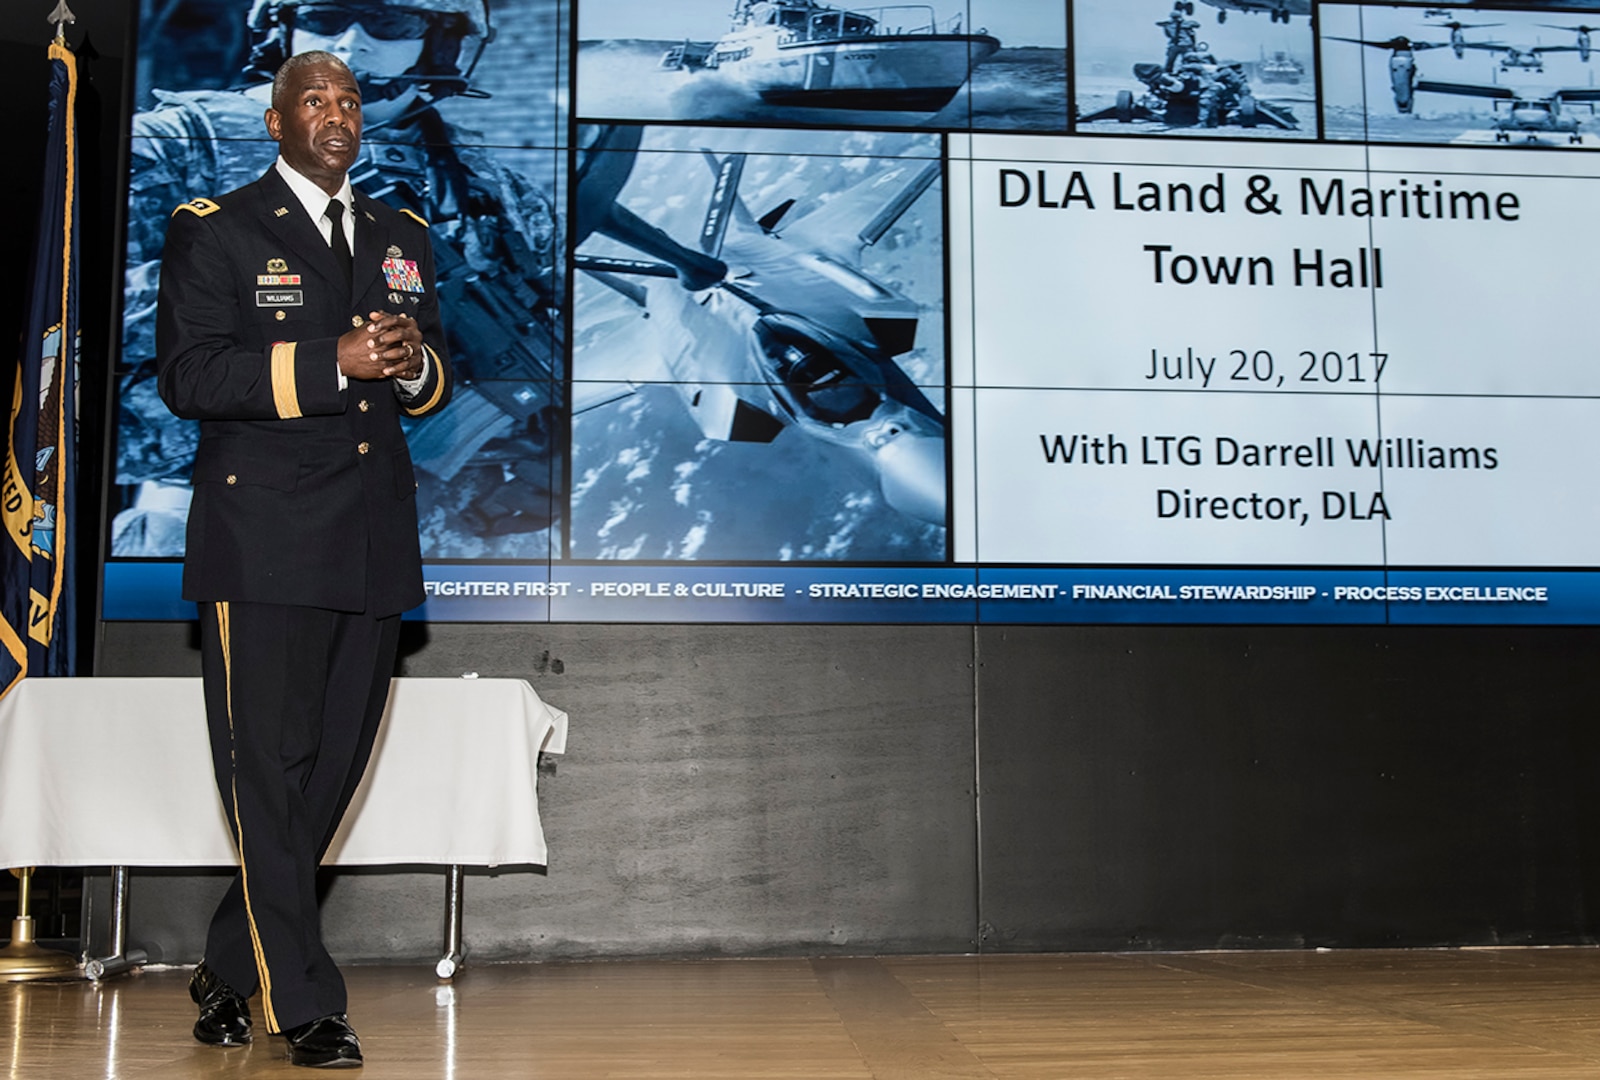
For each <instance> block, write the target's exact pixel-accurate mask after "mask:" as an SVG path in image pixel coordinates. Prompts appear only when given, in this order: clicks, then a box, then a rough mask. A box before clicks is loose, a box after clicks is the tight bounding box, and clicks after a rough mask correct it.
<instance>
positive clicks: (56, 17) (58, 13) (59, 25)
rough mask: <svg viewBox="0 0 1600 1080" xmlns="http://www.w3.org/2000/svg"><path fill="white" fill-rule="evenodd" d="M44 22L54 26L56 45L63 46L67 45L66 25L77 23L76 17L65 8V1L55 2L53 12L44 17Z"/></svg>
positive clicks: (69, 9) (70, 10) (58, 0)
mask: <svg viewBox="0 0 1600 1080" xmlns="http://www.w3.org/2000/svg"><path fill="white" fill-rule="evenodd" d="M45 21H46V22H53V23H55V24H56V44H57V45H65V44H66V43H67V24H68V23H75V22H77V21H78V17H77V16H76V15H74V14H73V13H72V9H71V8H69V7H68V6H67V0H57V3H56V8H55V10H54V11H52V12H51V13H50V14H49V15H48V16H47V17H46V19H45Z"/></svg>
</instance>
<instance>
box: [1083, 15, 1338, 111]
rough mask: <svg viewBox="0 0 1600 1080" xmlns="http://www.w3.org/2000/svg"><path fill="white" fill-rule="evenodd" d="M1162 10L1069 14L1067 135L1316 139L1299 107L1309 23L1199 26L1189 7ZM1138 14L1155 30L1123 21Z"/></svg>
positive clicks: (1307, 79) (1308, 91)
mask: <svg viewBox="0 0 1600 1080" xmlns="http://www.w3.org/2000/svg"><path fill="white" fill-rule="evenodd" d="M1165 3H1166V0H1139V2H1138V3H1137V4H1128V3H1125V2H1123V0H1080V2H1079V3H1078V4H1077V6H1076V7H1075V8H1074V12H1075V21H1074V24H1073V34H1074V37H1075V40H1076V42H1077V61H1076V64H1077V101H1076V121H1075V127H1074V130H1076V131H1079V132H1084V133H1097V134H1099V133H1124V134H1126V133H1132V134H1172V135H1226V136H1233V137H1239V136H1249V137H1252V138H1276V139H1285V138H1286V139H1314V138H1316V134H1317V132H1316V123H1315V109H1314V108H1307V107H1306V106H1314V105H1315V96H1314V90H1313V88H1314V86H1315V79H1314V78H1313V77H1312V75H1311V72H1310V67H1311V59H1312V52H1313V49H1312V35H1311V29H1310V25H1309V22H1308V20H1306V19H1300V18H1295V19H1290V20H1289V21H1288V22H1283V21H1281V20H1278V19H1266V18H1250V17H1243V18H1236V19H1232V20H1226V21H1224V22H1222V23H1219V24H1216V25H1207V26H1204V27H1202V24H1201V22H1200V20H1199V18H1197V17H1196V14H1195V5H1194V3H1193V0H1176V2H1174V3H1172V5H1171V7H1170V9H1169V10H1167V11H1166V12H1165V14H1164V15H1163V12H1162V9H1163V6H1164V5H1165ZM1130 8H1131V9H1132V10H1130ZM1145 12H1148V13H1149V15H1150V16H1152V17H1151V18H1150V20H1149V22H1150V23H1153V24H1154V26H1155V31H1150V30H1148V29H1141V27H1147V24H1146V22H1145V20H1144V19H1142V18H1138V19H1135V18H1132V16H1134V15H1135V14H1136V13H1138V14H1143V13H1145ZM1158 16H1159V17H1158ZM1157 32H1159V35H1160V36H1159V37H1158V36H1156V34H1157ZM1296 106H1300V107H1301V108H1300V109H1299V112H1298V113H1297V112H1296Z"/></svg>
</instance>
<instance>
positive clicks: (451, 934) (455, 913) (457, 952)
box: [433, 866, 466, 979]
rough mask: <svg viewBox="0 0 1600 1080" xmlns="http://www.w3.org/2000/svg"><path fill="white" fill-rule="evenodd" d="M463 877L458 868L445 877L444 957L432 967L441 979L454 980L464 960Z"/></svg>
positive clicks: (452, 868)
mask: <svg viewBox="0 0 1600 1080" xmlns="http://www.w3.org/2000/svg"><path fill="white" fill-rule="evenodd" d="M464 877H465V874H463V873H462V870H461V867H459V866H452V867H450V869H449V872H448V873H447V874H446V875H445V886H444V956H442V957H440V958H439V962H438V963H437V964H435V965H434V966H433V970H434V974H436V975H438V976H439V978H441V979H451V978H454V977H455V974H456V972H457V971H459V970H460V969H461V964H462V961H463V960H465V959H466V957H465V955H464V951H465V950H463V949H462V946H461V884H462V879H463V878H464Z"/></svg>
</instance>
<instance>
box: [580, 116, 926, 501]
mask: <svg viewBox="0 0 1600 1080" xmlns="http://www.w3.org/2000/svg"><path fill="white" fill-rule="evenodd" d="M641 131H642V129H641V128H638V127H634V126H621V125H618V126H612V125H594V126H592V127H590V128H587V129H585V130H584V131H583V133H582V135H581V137H580V146H581V149H580V152H579V155H578V161H577V169H576V172H575V177H574V179H575V182H576V197H577V210H576V223H575V224H576V232H575V236H574V238H573V244H574V249H575V250H576V252H577V253H576V255H575V257H574V266H575V267H576V268H577V269H579V270H582V271H584V272H586V273H587V274H589V275H590V276H591V277H593V278H594V279H595V280H597V281H599V282H600V283H601V284H603V285H606V286H607V287H609V288H611V289H613V290H615V291H616V292H618V293H620V294H621V295H622V296H624V297H625V298H627V299H628V300H630V301H631V302H633V303H634V304H635V305H637V307H638V308H639V310H640V312H641V314H643V315H644V316H645V317H646V318H647V319H648V320H649V327H650V328H651V330H652V331H653V333H652V336H651V340H652V341H653V343H654V346H655V348H654V351H655V353H656V356H655V357H653V358H650V359H651V360H655V361H659V364H656V365H655V367H656V373H655V374H654V376H653V377H654V378H655V379H658V380H665V381H669V382H670V383H671V384H672V385H673V387H674V388H675V389H676V390H677V391H678V395H679V396H680V397H681V399H682V401H683V405H684V407H685V408H686V409H688V411H689V413H690V414H691V415H692V416H693V418H694V421H695V423H696V424H697V425H698V426H699V428H700V430H701V432H702V433H703V434H704V435H705V437H706V438H708V439H714V440H719V441H728V442H747V443H767V442H771V441H772V440H773V439H775V438H776V437H777V436H778V434H779V433H780V432H782V431H784V430H785V429H793V430H795V431H797V432H799V433H801V434H804V435H806V436H808V437H810V438H813V439H816V440H819V441H820V442H823V443H827V444H830V445H832V446H834V447H837V448H839V449H840V450H842V451H844V452H845V453H846V454H847V455H848V456H849V457H850V458H852V459H854V461H855V462H857V464H858V465H860V466H861V467H863V468H864V470H865V471H866V472H868V473H869V474H870V475H872V476H873V477H874V478H875V479H876V481H877V484H878V487H879V490H880V491H881V492H882V495H883V499H884V502H885V503H887V504H888V505H889V506H890V507H892V508H894V509H895V510H897V511H899V512H900V513H902V514H906V515H908V516H910V517H912V518H914V519H917V520H919V521H925V522H930V523H934V524H938V525H944V524H946V517H945V441H946V440H945V432H946V425H945V418H944V416H943V415H942V414H941V413H940V411H939V409H938V408H937V407H935V406H934V404H933V403H932V402H931V401H929V400H928V398H927V396H926V395H925V394H924V393H923V392H922V390H920V389H919V388H918V387H917V385H916V384H915V383H914V382H913V381H912V380H911V378H910V376H908V375H907V374H906V372H905V371H904V370H903V369H902V368H901V366H900V365H899V363H898V362H897V359H896V358H897V357H900V356H902V355H904V354H906V353H908V352H910V351H911V350H912V349H913V348H914V346H915V344H916V336H917V324H918V319H919V308H918V305H917V304H916V302H915V301H913V300H911V299H910V298H909V297H906V296H904V295H902V294H901V293H899V292H897V291H896V290H894V289H893V288H891V287H890V286H888V285H886V284H885V283H883V282H881V281H879V280H877V279H875V278H873V277H872V276H870V275H869V274H867V273H866V272H864V271H863V270H862V269H861V265H860V261H861V254H862V252H863V251H864V250H865V249H866V248H867V247H870V246H871V245H873V244H875V243H877V242H878V241H879V240H881V239H882V238H883V237H884V236H885V234H887V233H888V232H889V230H890V229H891V228H892V227H893V226H894V224H895V222H897V221H898V220H899V219H900V218H901V216H902V215H903V214H905V212H906V211H907V210H908V209H910V208H911V206H912V204H914V203H915V202H916V201H917V200H918V198H919V197H920V196H921V195H922V194H923V193H924V192H926V191H927V190H928V189H929V188H930V187H931V186H932V185H933V184H934V183H935V182H937V181H938V179H939V177H940V174H941V166H940V163H939V162H938V161H937V160H927V161H920V162H919V161H908V162H903V163H896V164H895V165H893V166H892V167H891V168H889V169H887V170H882V171H879V172H877V173H874V174H873V175H871V176H868V177H866V178H865V179H863V180H860V181H858V182H856V183H855V184H854V185H853V186H852V187H850V188H848V189H846V190H845V191H843V192H841V193H840V194H838V195H837V196H835V197H834V198H832V199H830V200H828V202H827V203H826V204H825V205H822V206H820V207H818V208H817V209H815V210H812V211H810V212H809V213H804V214H801V215H791V211H792V209H793V207H794V205H795V202H796V200H795V199H792V198H791V199H788V200H785V201H783V202H781V203H779V204H778V205H776V206H774V207H772V208H770V209H768V210H767V211H766V212H765V213H763V214H762V215H761V216H760V217H759V218H758V217H756V216H755V215H753V214H752V213H751V211H750V209H749V208H748V207H747V206H746V204H745V202H744V200H743V198H742V197H741V196H740V193H739V183H740V177H741V174H742V173H743V171H744V166H745V160H746V159H745V155H743V154H728V155H726V156H723V157H720V158H719V157H717V156H716V155H714V154H712V153H710V152H709V151H705V152H703V153H702V157H703V159H704V161H705V163H706V165H707V166H708V167H709V168H710V169H711V172H712V175H713V177H714V183H713V186H712V194H711V199H710V203H709V205H708V206H707V208H706V212H705V216H704V218H703V219H702V224H701V227H700V230H699V234H698V236H697V237H696V246H694V247H690V246H688V245H685V244H683V243H680V242H679V241H678V240H676V239H674V238H673V237H671V236H669V235H668V234H667V233H666V232H664V231H663V230H661V229H659V228H657V227H656V226H654V225H651V224H650V223H648V222H646V221H645V220H644V219H642V218H640V217H639V216H637V215H636V214H634V213H633V212H632V211H630V210H628V209H627V208H626V207H624V206H623V205H621V203H619V202H618V201H617V200H618V196H619V195H620V194H621V192H622V189H623V187H624V185H626V183H627V182H628V179H629V177H630V175H631V174H632V171H633V167H634V161H635V159H636V157H637V155H638V150H639V144H640V141H641ZM596 234H598V235H601V236H605V237H607V238H609V239H611V240H614V241H616V242H618V243H620V244H623V245H625V246H627V247H628V248H631V249H633V250H634V251H636V252H638V253H639V254H640V255H642V256H644V257H643V258H638V259H635V258H618V257H613V256H610V255H606V254H601V253H585V252H584V251H583V249H582V245H583V242H584V241H585V240H587V239H588V238H589V237H591V236H593V235H596ZM638 359H639V358H638V357H632V358H630V359H629V361H628V362H629V363H630V364H631V365H635V366H633V367H632V368H631V369H630V371H629V372H627V373H625V374H622V375H621V376H620V381H617V382H614V383H613V384H612V386H611V388H610V391H609V392H607V390H606V389H605V388H603V387H602V388H601V390H600V392H599V393H598V394H594V395H590V397H589V399H588V400H584V399H581V398H578V397H577V396H576V393H577V392H576V391H575V400H574V403H573V408H574V410H575V411H578V412H581V411H586V410H587V409H590V408H598V407H600V406H601V405H604V404H606V403H607V402H608V401H613V400H617V399H618V398H620V397H622V396H625V395H627V394H629V393H631V392H632V388H631V386H630V385H629V384H630V383H636V382H639V381H642V380H640V379H639V378H638V375H637V373H638V370H639V369H638V367H637V362H638ZM574 375H575V376H579V375H581V377H582V378H584V379H585V380H588V379H592V378H593V377H594V375H595V373H594V372H583V373H580V372H577V371H575V372H574Z"/></svg>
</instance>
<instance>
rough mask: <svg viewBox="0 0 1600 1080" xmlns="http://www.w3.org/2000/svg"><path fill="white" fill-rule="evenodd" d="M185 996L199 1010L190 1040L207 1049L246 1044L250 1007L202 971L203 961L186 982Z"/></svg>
mask: <svg viewBox="0 0 1600 1080" xmlns="http://www.w3.org/2000/svg"><path fill="white" fill-rule="evenodd" d="M189 996H190V997H191V998H193V999H194V1003H195V1004H196V1005H198V1006H200V1019H198V1020H196V1021H195V1022H194V1037H195V1038H196V1039H199V1040H200V1041H201V1042H203V1043H205V1044H206V1045H207V1046H243V1045H245V1044H246V1043H248V1042H249V1041H250V1003H249V1002H247V1001H245V999H244V998H242V997H240V996H239V992H238V991H237V990H235V989H234V988H233V987H231V986H229V985H228V984H227V983H225V982H223V981H222V980H221V979H219V978H217V973H216V972H214V971H212V970H211V969H210V968H208V967H206V962H205V961H204V960H202V961H200V965H199V966H198V967H196V968H195V969H194V977H193V978H191V979H190V980H189Z"/></svg>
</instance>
